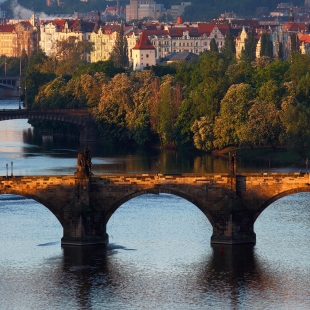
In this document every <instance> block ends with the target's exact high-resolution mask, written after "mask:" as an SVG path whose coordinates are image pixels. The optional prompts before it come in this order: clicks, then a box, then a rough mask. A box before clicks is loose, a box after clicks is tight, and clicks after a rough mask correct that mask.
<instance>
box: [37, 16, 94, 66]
mask: <svg viewBox="0 0 310 310" xmlns="http://www.w3.org/2000/svg"><path fill="white" fill-rule="evenodd" d="M94 26H95V23H91V22H84V21H81V20H66V19H56V20H53V21H50V22H44V23H42V24H41V25H40V48H41V49H42V50H43V51H44V52H45V53H46V55H48V56H51V55H53V54H55V53H56V44H57V41H62V40H67V39H68V38H69V37H76V40H78V41H83V40H87V41H90V36H91V33H92V31H93V29H94ZM84 57H85V60H86V61H90V55H88V54H87V55H85V56H84Z"/></svg>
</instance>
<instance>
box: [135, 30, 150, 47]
mask: <svg viewBox="0 0 310 310" xmlns="http://www.w3.org/2000/svg"><path fill="white" fill-rule="evenodd" d="M154 49H155V47H154V45H153V44H152V43H151V41H150V40H149V38H148V36H147V34H146V33H145V32H144V31H143V32H142V34H141V36H140V38H139V39H138V41H137V44H136V45H135V46H134V48H133V50H154Z"/></svg>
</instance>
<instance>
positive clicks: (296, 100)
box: [21, 36, 310, 164]
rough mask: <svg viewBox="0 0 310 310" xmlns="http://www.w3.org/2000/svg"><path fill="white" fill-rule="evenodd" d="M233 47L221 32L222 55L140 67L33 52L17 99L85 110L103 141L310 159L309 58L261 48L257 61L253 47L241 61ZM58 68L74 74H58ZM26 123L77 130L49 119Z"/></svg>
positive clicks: (30, 104)
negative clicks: (278, 55) (269, 52)
mask: <svg viewBox="0 0 310 310" xmlns="http://www.w3.org/2000/svg"><path fill="white" fill-rule="evenodd" d="M65 43H66V44H65ZM71 43H72V42H71V41H70V42H64V44H65V45H66V46H67V49H68V53H69V51H71V50H74V49H73V47H74V46H73V47H72V46H71V45H72V44H71ZM233 46H234V45H233V38H231V37H229V36H227V37H226V38H225V44H224V47H223V49H222V50H221V51H220V52H219V51H218V50H210V51H205V52H203V53H201V54H200V55H199V57H198V58H197V59H195V60H193V61H189V62H181V63H175V64H161V65H156V66H152V67H150V68H147V69H146V70H143V71H133V69H132V68H129V67H126V68H125V67H124V66H119V65H116V64H118V62H116V60H115V59H116V58H115V59H110V60H108V61H100V62H97V63H91V64H86V63H83V62H81V59H80V55H76V54H75V53H73V52H72V53H73V54H72V57H69V59H67V58H66V59H62V58H61V57H60V56H61V55H62V54H61V50H60V51H59V57H55V58H50V57H48V56H47V55H45V54H44V53H43V52H42V51H39V52H37V53H36V54H34V55H33V56H32V57H31V58H30V59H29V60H28V61H27V62H21V64H24V63H25V65H24V68H23V72H24V80H23V83H24V85H23V87H24V89H25V91H24V94H23V95H22V96H21V100H22V101H23V102H24V103H25V106H26V107H27V109H34V110H36V109H80V108H83V109H85V108H88V109H90V111H91V113H92V114H93V116H94V119H95V122H96V124H97V127H98V131H99V134H100V139H101V140H103V141H105V142H111V143H117V144H129V145H136V146H138V147H147V148H150V147H152V148H161V149H174V148H180V149H185V150H191V151H197V152H209V153H211V152H212V153H213V154H215V153H218V154H221V155H223V156H227V155H228V154H227V152H226V154H225V150H227V148H229V147H230V146H232V145H234V146H236V147H237V148H236V150H237V155H238V156H240V157H245V158H246V157H248V158H257V159H264V160H272V161H277V162H282V163H293V164H294V163H299V164H300V163H302V162H305V161H306V158H308V157H309V158H310V127H309V126H308V124H309V122H310V96H309V89H310V73H309V70H310V56H309V55H304V54H301V53H300V51H299V50H296V51H295V50H294V51H292V52H291V55H290V57H289V58H288V59H287V60H286V59H282V58H278V59H274V58H272V57H270V56H267V55H265V54H264V53H262V54H261V56H260V57H259V58H256V54H255V53H254V52H253V51H254V50H255V49H254V45H253V46H252V45H251V46H249V47H248V48H247V49H245V51H244V53H242V55H241V56H240V59H239V58H238V59H237V58H236V56H235V52H234V51H233V50H232V49H230V48H229V47H233ZM250 47H251V48H250ZM247 52H249V53H247ZM70 55H71V54H70ZM77 56H79V57H77ZM69 65H72V66H69ZM68 66H69V67H68ZM64 68H70V70H69V69H68V70H67V71H66V74H64V72H63V69H64ZM26 86H27V87H26ZM30 123H31V125H32V126H33V127H35V128H39V129H41V130H48V129H50V130H53V131H54V130H55V131H58V132H59V131H66V132H67V133H68V134H70V133H72V132H73V133H74V132H76V130H74V126H69V125H68V124H64V123H56V122H55V121H39V120H31V122H30ZM247 147H248V148H247ZM214 150H222V151H214ZM285 150H287V151H285Z"/></svg>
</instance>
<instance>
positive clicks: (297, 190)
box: [254, 187, 310, 222]
mask: <svg viewBox="0 0 310 310" xmlns="http://www.w3.org/2000/svg"><path fill="white" fill-rule="evenodd" d="M307 192H308V193H309V192H310V187H300V188H294V189H290V190H287V191H284V192H281V193H279V194H277V195H275V196H273V197H271V198H270V199H268V200H267V201H265V202H264V203H263V204H262V205H261V206H260V207H259V208H258V209H257V210H256V212H255V214H254V222H255V221H256V220H257V218H258V217H259V216H260V215H261V213H262V212H263V211H264V210H265V209H266V208H268V207H269V206H270V205H271V204H272V203H273V202H275V201H277V200H279V199H280V198H283V197H285V196H289V195H292V194H298V193H307Z"/></svg>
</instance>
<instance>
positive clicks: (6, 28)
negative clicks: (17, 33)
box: [0, 25, 15, 32]
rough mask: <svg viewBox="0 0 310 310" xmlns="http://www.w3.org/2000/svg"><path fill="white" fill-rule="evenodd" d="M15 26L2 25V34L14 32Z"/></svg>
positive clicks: (0, 30)
mask: <svg viewBox="0 0 310 310" xmlns="http://www.w3.org/2000/svg"><path fill="white" fill-rule="evenodd" d="M14 30H15V25H0V32H13V31H14Z"/></svg>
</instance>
